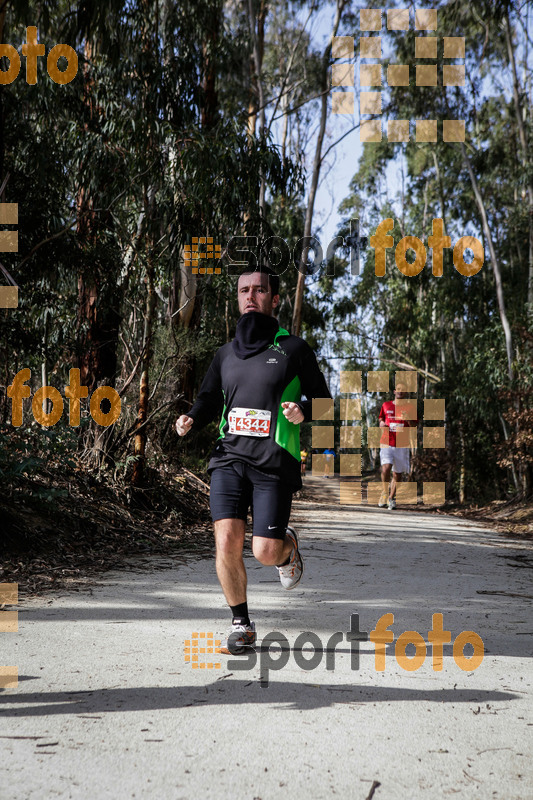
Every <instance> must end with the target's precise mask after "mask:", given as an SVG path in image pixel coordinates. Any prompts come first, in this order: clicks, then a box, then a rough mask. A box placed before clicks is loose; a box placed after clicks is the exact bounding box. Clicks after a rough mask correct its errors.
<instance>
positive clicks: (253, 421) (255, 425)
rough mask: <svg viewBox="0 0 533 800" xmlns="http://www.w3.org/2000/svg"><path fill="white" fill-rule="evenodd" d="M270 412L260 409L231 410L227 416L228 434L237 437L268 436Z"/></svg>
mask: <svg viewBox="0 0 533 800" xmlns="http://www.w3.org/2000/svg"><path fill="white" fill-rule="evenodd" d="M270 417H271V414H270V411H264V410H263V409H261V408H232V409H231V411H230V412H229V414H228V424H229V433H235V434H237V436H268V434H269V433H270Z"/></svg>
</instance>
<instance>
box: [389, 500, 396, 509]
mask: <svg viewBox="0 0 533 800" xmlns="http://www.w3.org/2000/svg"><path fill="white" fill-rule="evenodd" d="M395 508H396V500H395V499H394V498H393V497H391V499H390V500H389V511H394V509H395Z"/></svg>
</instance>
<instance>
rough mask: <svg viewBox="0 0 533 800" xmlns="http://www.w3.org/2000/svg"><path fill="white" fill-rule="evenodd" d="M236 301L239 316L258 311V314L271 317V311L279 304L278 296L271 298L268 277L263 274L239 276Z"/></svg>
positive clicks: (255, 273) (253, 273)
mask: <svg viewBox="0 0 533 800" xmlns="http://www.w3.org/2000/svg"><path fill="white" fill-rule="evenodd" d="M237 299H238V301H239V312H240V313H241V314H247V313H248V312H249V311H259V313H260V314H267V315H268V316H272V310H273V309H274V308H276V306H277V305H278V303H279V294H275V295H274V297H272V291H271V289H270V284H269V282H268V275H266V274H265V273H264V272H252V273H251V274H250V275H241V276H240V278H239V283H238V285H237Z"/></svg>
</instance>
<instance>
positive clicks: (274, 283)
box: [239, 264, 279, 297]
mask: <svg viewBox="0 0 533 800" xmlns="http://www.w3.org/2000/svg"><path fill="white" fill-rule="evenodd" d="M254 272H260V273H261V274H263V275H268V285H269V286H270V291H271V292H272V297H274V295H276V294H279V275H278V274H277V273H276V272H274V270H273V269H272V267H269V266H268V264H260V265H258V266H257V267H252V266H250V267H246V269H243V271H242V272H241V275H253V273H254ZM239 277H240V276H239Z"/></svg>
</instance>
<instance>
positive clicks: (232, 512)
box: [209, 461, 292, 539]
mask: <svg viewBox="0 0 533 800" xmlns="http://www.w3.org/2000/svg"><path fill="white" fill-rule="evenodd" d="M209 503H210V506H211V517H212V518H213V522H216V521H217V520H219V519H243V520H245V521H246V517H247V514H248V509H249V508H251V510H252V517H253V523H254V524H253V535H254V536H264V537H265V538H267V539H283V538H284V536H285V530H286V528H287V525H288V524H289V517H290V514H291V504H292V489H291V488H290V487H288V486H287V485H286V484H285V483H284V482H283V481H280V480H278V479H277V478H275V477H273V476H272V477H271V476H270V475H267V474H265V473H264V472H259V471H258V470H256V469H254V468H253V467H251V466H250V465H249V464H244V463H243V462H242V461H234V462H232V463H231V464H224V465H223V466H221V467H215V468H214V469H213V470H212V471H211V492H210V495H209Z"/></svg>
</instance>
